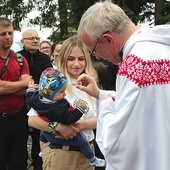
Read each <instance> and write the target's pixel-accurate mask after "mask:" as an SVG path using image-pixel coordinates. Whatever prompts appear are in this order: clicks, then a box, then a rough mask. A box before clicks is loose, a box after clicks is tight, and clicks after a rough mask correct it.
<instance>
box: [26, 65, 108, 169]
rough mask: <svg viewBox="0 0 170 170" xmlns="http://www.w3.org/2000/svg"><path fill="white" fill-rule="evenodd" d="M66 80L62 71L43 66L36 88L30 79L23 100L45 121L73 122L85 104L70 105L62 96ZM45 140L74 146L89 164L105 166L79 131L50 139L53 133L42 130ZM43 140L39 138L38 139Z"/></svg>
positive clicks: (82, 113) (85, 107) (85, 106)
mask: <svg viewBox="0 0 170 170" xmlns="http://www.w3.org/2000/svg"><path fill="white" fill-rule="evenodd" d="M67 83H68V80H67V78H66V77H65V76H64V74H63V73H62V72H60V71H59V70H56V69H54V68H47V69H45V70H44V71H43V72H42V75H41V77H40V82H39V88H38V91H36V89H35V88H34V86H35V84H34V82H32V81H31V82H30V83H29V86H28V87H29V89H27V94H26V103H27V105H28V106H29V107H31V108H33V109H34V110H36V111H37V112H38V115H39V116H40V117H41V118H42V119H43V120H46V121H48V122H52V121H57V122H59V123H63V124H74V123H76V122H77V121H78V120H79V119H80V118H81V117H82V116H83V115H84V114H86V109H87V105H86V104H85V103H84V101H82V100H79V101H77V103H76V106H75V107H73V106H72V105H70V104H69V102H68V101H67V100H66V99H64V97H65V95H66V92H65V90H66V88H67ZM44 136H45V137H46V138H47V141H49V142H51V143H53V144H61V145H73V146H78V147H79V148H80V150H81V151H82V153H83V155H84V156H85V157H86V158H87V159H89V161H90V165H92V166H95V167H105V166H106V162H105V161H104V160H101V159H99V158H97V157H95V155H94V153H93V150H92V148H91V146H90V144H89V142H88V141H87V140H86V139H85V138H84V137H83V136H82V135H81V134H80V133H79V134H77V135H76V136H75V137H74V138H73V139H69V140H66V139H60V138H54V136H53V134H49V133H48V132H44ZM41 142H43V141H41Z"/></svg>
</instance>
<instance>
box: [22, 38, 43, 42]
mask: <svg viewBox="0 0 170 170" xmlns="http://www.w3.org/2000/svg"><path fill="white" fill-rule="evenodd" d="M23 39H24V40H30V41H33V40H37V41H39V40H40V37H28V38H23Z"/></svg>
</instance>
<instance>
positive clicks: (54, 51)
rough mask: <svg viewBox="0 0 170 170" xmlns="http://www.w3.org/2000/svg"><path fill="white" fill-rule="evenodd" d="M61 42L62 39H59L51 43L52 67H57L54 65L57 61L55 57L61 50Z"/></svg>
mask: <svg viewBox="0 0 170 170" xmlns="http://www.w3.org/2000/svg"><path fill="white" fill-rule="evenodd" d="M62 44H63V41H60V42H55V43H54V44H53V45H52V48H51V49H52V52H51V53H52V56H53V59H54V60H53V67H54V68H57V67H56V64H55V63H57V58H58V54H59V52H60V50H61V47H62Z"/></svg>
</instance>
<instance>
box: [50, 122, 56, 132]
mask: <svg viewBox="0 0 170 170" xmlns="http://www.w3.org/2000/svg"><path fill="white" fill-rule="evenodd" d="M57 125H58V122H49V123H48V128H49V129H48V132H49V133H51V134H55V133H56V130H55V127H56V126H57Z"/></svg>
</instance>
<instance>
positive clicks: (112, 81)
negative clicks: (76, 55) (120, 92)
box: [91, 55, 119, 90]
mask: <svg viewBox="0 0 170 170" xmlns="http://www.w3.org/2000/svg"><path fill="white" fill-rule="evenodd" d="M91 60H92V62H93V63H95V62H101V63H103V64H104V65H106V70H107V74H108V73H109V76H108V79H107V81H106V82H105V85H104V89H107V90H116V87H115V86H116V75H117V71H118V68H119V66H118V65H115V64H113V63H111V62H109V61H107V60H104V59H102V58H96V57H95V56H93V55H91Z"/></svg>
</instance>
